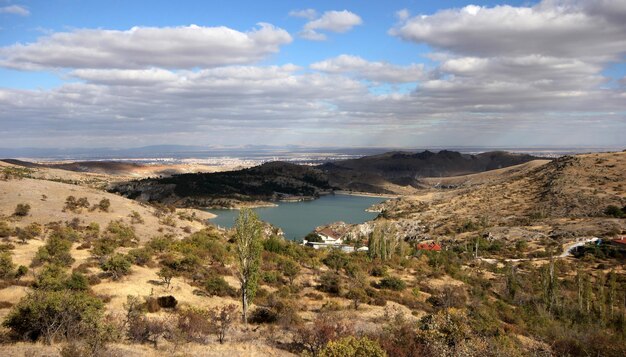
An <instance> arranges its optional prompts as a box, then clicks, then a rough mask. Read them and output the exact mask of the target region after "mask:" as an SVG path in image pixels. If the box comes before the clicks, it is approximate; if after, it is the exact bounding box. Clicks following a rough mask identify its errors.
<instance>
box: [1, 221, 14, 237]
mask: <svg viewBox="0 0 626 357" xmlns="http://www.w3.org/2000/svg"><path fill="white" fill-rule="evenodd" d="M12 233H13V230H12V229H11V227H9V224H8V223H7V222H5V221H0V238H7V237H10V236H11V234H12Z"/></svg>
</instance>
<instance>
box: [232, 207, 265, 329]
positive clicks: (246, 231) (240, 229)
mask: <svg viewBox="0 0 626 357" xmlns="http://www.w3.org/2000/svg"><path fill="white" fill-rule="evenodd" d="M262 239H263V232H262V225H261V221H259V218H258V217H257V215H256V214H255V213H254V212H252V210H250V209H242V210H241V212H240V213H239V217H237V221H236V222H235V253H236V256H237V268H238V269H237V278H238V279H239V283H240V284H241V305H242V318H243V322H244V324H246V325H247V323H248V306H249V304H250V303H251V302H252V300H253V299H254V296H255V295H256V289H257V286H258V280H259V266H260V263H261V241H262Z"/></svg>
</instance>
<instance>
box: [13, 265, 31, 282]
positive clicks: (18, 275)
mask: <svg viewBox="0 0 626 357" xmlns="http://www.w3.org/2000/svg"><path fill="white" fill-rule="evenodd" d="M27 273H28V268H27V267H25V266H23V265H20V266H19V267H17V270H16V271H15V279H17V280H18V281H19V280H20V278H21V277H23V276H24V275H26V274H27Z"/></svg>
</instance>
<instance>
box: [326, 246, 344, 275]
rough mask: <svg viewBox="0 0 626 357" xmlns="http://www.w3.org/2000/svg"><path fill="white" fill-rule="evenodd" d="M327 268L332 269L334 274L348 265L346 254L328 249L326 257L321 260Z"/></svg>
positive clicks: (338, 250)
mask: <svg viewBox="0 0 626 357" xmlns="http://www.w3.org/2000/svg"><path fill="white" fill-rule="evenodd" d="M322 263H324V264H325V265H326V266H327V267H329V268H331V269H333V270H334V271H335V272H339V270H341V269H343V268H344V267H345V266H346V265H347V264H348V257H347V255H346V253H344V252H342V251H341V250H340V249H330V252H328V255H326V257H325V258H324V259H323V260H322Z"/></svg>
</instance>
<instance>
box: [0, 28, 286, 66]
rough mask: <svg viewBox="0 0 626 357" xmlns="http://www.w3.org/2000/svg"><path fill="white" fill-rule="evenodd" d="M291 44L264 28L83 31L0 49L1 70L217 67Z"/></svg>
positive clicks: (279, 32)
mask: <svg viewBox="0 0 626 357" xmlns="http://www.w3.org/2000/svg"><path fill="white" fill-rule="evenodd" d="M291 41H292V38H291V36H290V35H289V33H287V31H285V30H283V29H280V28H277V27H275V26H273V25H270V24H266V23H260V24H259V26H258V28H256V29H253V30H250V31H248V32H240V31H237V30H233V29H230V28H228V27H202V26H196V25H191V26H182V27H133V28H132V29H130V30H127V31H117V30H100V29H97V30H94V29H80V30H75V31H72V32H60V33H54V34H51V35H48V36H44V37H41V38H39V39H38V40H37V41H36V42H33V43H29V44H15V45H11V46H7V47H3V48H0V65H1V66H4V67H9V68H17V69H41V68H136V69H140V68H147V67H165V68H193V67H215V66H221V65H229V64H247V63H253V62H256V61H258V60H261V59H263V58H265V57H266V56H268V55H269V54H272V53H275V52H278V51H279V49H280V46H281V45H285V44H288V43H290V42H291Z"/></svg>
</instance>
